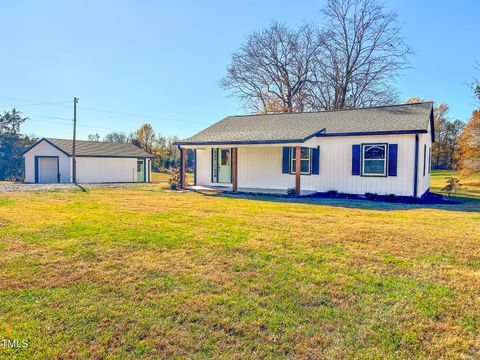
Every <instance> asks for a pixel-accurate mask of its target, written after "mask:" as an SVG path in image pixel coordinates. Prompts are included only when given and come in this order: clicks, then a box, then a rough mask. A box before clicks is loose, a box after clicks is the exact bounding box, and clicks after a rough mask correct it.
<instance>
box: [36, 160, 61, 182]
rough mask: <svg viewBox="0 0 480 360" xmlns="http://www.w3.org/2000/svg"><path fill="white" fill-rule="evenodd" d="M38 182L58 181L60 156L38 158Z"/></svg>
mask: <svg viewBox="0 0 480 360" xmlns="http://www.w3.org/2000/svg"><path fill="white" fill-rule="evenodd" d="M38 182H39V183H40V184H52V183H57V182H58V158H39V159H38Z"/></svg>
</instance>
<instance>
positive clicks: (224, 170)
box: [217, 148, 232, 183]
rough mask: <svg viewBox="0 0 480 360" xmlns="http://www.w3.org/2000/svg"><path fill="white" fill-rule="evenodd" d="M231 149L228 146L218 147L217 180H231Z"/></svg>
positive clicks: (223, 181)
mask: <svg viewBox="0 0 480 360" xmlns="http://www.w3.org/2000/svg"><path fill="white" fill-rule="evenodd" d="M230 155H231V151H230V149H229V148H220V149H218V157H217V161H218V182H219V183H231V182H232V164H231V156H230Z"/></svg>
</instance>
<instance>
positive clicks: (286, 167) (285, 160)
mask: <svg viewBox="0 0 480 360" xmlns="http://www.w3.org/2000/svg"><path fill="white" fill-rule="evenodd" d="M282 154H283V155H282V174H288V173H290V148H289V147H288V146H284V147H283V152H282Z"/></svg>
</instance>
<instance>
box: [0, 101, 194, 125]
mask: <svg viewBox="0 0 480 360" xmlns="http://www.w3.org/2000/svg"><path fill="white" fill-rule="evenodd" d="M0 99H10V100H19V101H30V102H32V104H25V105H0V107H10V108H13V107H16V108H21V107H25V106H41V105H53V106H57V107H63V108H68V109H71V106H69V105H63V104H66V103H71V102H72V101H71V100H69V101H58V102H39V101H35V100H31V99H30V100H29V99H23V98H14V97H6V96H0ZM77 108H78V109H81V110H87V111H94V112H101V113H106V114H113V115H122V116H133V117H141V118H149V119H154V120H171V121H176V122H183V123H190V124H199V122H198V121H192V120H185V119H179V118H172V117H167V116H160V115H158V116H157V115H147V114H137V113H130V112H122V111H113V110H107V109H99V108H94V107H82V106H78V107H77Z"/></svg>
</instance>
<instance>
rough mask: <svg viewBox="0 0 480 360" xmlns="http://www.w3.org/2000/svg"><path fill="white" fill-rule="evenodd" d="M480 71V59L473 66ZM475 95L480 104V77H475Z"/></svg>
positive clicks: (473, 87)
mask: <svg viewBox="0 0 480 360" xmlns="http://www.w3.org/2000/svg"><path fill="white" fill-rule="evenodd" d="M473 67H474V68H475V70H477V71H478V72H479V73H480V61H479V60H476V61H475V65H474V66H473ZM472 90H473V96H474V98H475V100H476V101H477V103H478V104H480V79H477V78H475V79H474V80H473V82H472Z"/></svg>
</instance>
